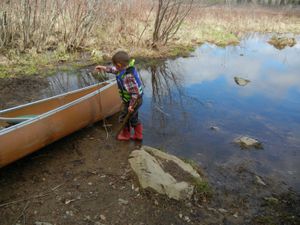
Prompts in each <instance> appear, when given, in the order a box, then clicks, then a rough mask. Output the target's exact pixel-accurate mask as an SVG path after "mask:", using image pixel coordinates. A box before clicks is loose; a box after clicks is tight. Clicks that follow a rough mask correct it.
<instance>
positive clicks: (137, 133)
mask: <svg viewBox="0 0 300 225" xmlns="http://www.w3.org/2000/svg"><path fill="white" fill-rule="evenodd" d="M131 138H132V139H134V140H138V141H141V140H143V126H142V124H141V123H139V124H138V125H136V127H134V135H133V137H131Z"/></svg>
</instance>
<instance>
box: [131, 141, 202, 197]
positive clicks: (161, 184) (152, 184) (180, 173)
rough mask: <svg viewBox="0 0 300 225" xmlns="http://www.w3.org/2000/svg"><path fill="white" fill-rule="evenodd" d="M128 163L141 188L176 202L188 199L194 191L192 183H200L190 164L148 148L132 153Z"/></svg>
mask: <svg viewBox="0 0 300 225" xmlns="http://www.w3.org/2000/svg"><path fill="white" fill-rule="evenodd" d="M129 163H130V165H131V167H132V169H133V171H134V172H135V173H136V175H137V177H138V179H139V183H140V185H141V187H142V188H150V189H153V190H155V191H157V192H158V193H160V194H165V195H167V196H168V197H169V198H173V199H176V200H183V199H190V198H191V197H192V195H193V193H194V189H195V186H194V184H193V181H194V180H198V181H202V177H201V176H200V175H199V173H198V172H197V171H196V170H195V169H193V167H192V166H191V165H190V164H187V163H185V162H183V161H182V160H181V159H179V158H177V157H176V156H173V155H170V154H167V153H164V152H162V151H160V150H157V149H154V148H151V147H148V146H143V147H142V148H141V150H135V151H133V152H132V153H131V155H130V158H129Z"/></svg>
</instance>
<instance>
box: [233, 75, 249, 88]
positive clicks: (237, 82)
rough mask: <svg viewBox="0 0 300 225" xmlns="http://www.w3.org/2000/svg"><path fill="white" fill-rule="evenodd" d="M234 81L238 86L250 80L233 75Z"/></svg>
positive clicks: (244, 84)
mask: <svg viewBox="0 0 300 225" xmlns="http://www.w3.org/2000/svg"><path fill="white" fill-rule="evenodd" d="M234 81H235V83H236V84H237V85H239V86H246V85H247V84H248V83H249V82H250V80H247V79H244V78H241V77H234Z"/></svg>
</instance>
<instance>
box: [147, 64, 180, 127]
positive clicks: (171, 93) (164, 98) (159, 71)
mask: <svg viewBox="0 0 300 225" xmlns="http://www.w3.org/2000/svg"><path fill="white" fill-rule="evenodd" d="M150 71H151V84H152V102H151V103H152V109H153V110H154V111H155V112H154V113H153V120H154V121H156V120H157V121H160V124H161V126H162V127H165V125H166V122H167V117H170V114H169V113H167V112H165V111H164V106H169V107H171V108H172V107H174V106H175V105H179V106H180V109H181V110H180V111H181V112H184V111H185V110H184V107H183V103H182V96H183V88H182V85H181V83H182V82H181V81H180V79H179V77H178V74H177V75H176V74H175V73H174V72H173V71H171V70H170V69H169V68H168V67H167V65H166V64H163V65H161V66H159V67H157V66H151V67H150ZM178 101H179V103H178Z"/></svg>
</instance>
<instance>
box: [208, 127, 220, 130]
mask: <svg viewBox="0 0 300 225" xmlns="http://www.w3.org/2000/svg"><path fill="white" fill-rule="evenodd" d="M210 129H211V130H213V131H219V130H220V128H219V127H216V126H211V127H210Z"/></svg>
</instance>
